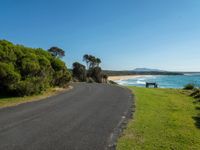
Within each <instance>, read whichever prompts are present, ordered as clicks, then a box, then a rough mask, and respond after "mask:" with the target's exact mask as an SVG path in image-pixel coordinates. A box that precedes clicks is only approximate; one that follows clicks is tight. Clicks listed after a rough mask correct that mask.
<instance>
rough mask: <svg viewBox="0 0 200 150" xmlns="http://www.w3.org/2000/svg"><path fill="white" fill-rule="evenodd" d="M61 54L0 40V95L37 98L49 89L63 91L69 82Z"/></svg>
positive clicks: (68, 74) (52, 50)
mask: <svg viewBox="0 0 200 150" xmlns="http://www.w3.org/2000/svg"><path fill="white" fill-rule="evenodd" d="M62 56H64V50H62V49H60V48H57V47H52V48H50V49H49V50H48V51H45V50H43V49H41V48H29V47H25V46H23V45H14V44H13V43H11V42H9V41H6V40H0V92H1V94H2V93H3V94H8V95H13V96H28V95H34V94H39V93H41V92H42V91H45V90H47V89H48V88H50V87H56V86H58V87H65V86H66V85H67V84H68V82H69V81H70V79H71V74H70V73H69V71H68V69H67V67H66V65H65V63H64V62H63V61H62V60H61V59H60V58H61V57H62Z"/></svg>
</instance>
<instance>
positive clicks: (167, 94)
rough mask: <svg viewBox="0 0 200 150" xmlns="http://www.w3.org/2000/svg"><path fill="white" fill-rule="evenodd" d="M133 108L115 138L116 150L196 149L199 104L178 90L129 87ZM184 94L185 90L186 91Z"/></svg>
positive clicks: (199, 144)
mask: <svg viewBox="0 0 200 150" xmlns="http://www.w3.org/2000/svg"><path fill="white" fill-rule="evenodd" d="M129 88H130V89H131V90H132V91H133V92H134V94H135V105H136V111H135V113H134V119H133V120H131V121H130V122H129V124H128V127H127V129H125V131H124V133H123V135H122V137H120V139H119V140H118V144H117V150H154V149H156V150H158V149H159V150H163V149H172V150H191V149H192V150H199V149H200V128H199V127H198V125H199V124H198V123H199V122H198V121H199V120H195V119H194V118H197V117H199V116H198V114H199V112H200V110H198V109H196V108H199V106H200V104H199V103H198V104H194V103H193V102H194V99H193V98H191V97H189V96H188V94H185V92H184V91H183V90H177V89H152V88H140V87H129ZM186 93H187V92H186Z"/></svg>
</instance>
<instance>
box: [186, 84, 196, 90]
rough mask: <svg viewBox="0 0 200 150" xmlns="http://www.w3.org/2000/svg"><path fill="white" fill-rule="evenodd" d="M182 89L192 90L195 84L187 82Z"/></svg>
mask: <svg viewBox="0 0 200 150" xmlns="http://www.w3.org/2000/svg"><path fill="white" fill-rule="evenodd" d="M183 89H184V90H193V89H195V85H194V84H191V83H189V84H186V85H185V86H184V88H183Z"/></svg>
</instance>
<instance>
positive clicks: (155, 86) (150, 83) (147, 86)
mask: <svg viewBox="0 0 200 150" xmlns="http://www.w3.org/2000/svg"><path fill="white" fill-rule="evenodd" d="M150 86H153V87H154V88H158V84H157V83H156V82H146V88H149V87H150Z"/></svg>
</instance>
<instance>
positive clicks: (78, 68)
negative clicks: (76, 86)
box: [72, 62, 86, 81]
mask: <svg viewBox="0 0 200 150" xmlns="http://www.w3.org/2000/svg"><path fill="white" fill-rule="evenodd" d="M72 72H73V77H74V78H75V80H76V79H77V80H78V81H86V69H85V66H84V65H82V64H80V63H78V62H75V63H73V70H72Z"/></svg>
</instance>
